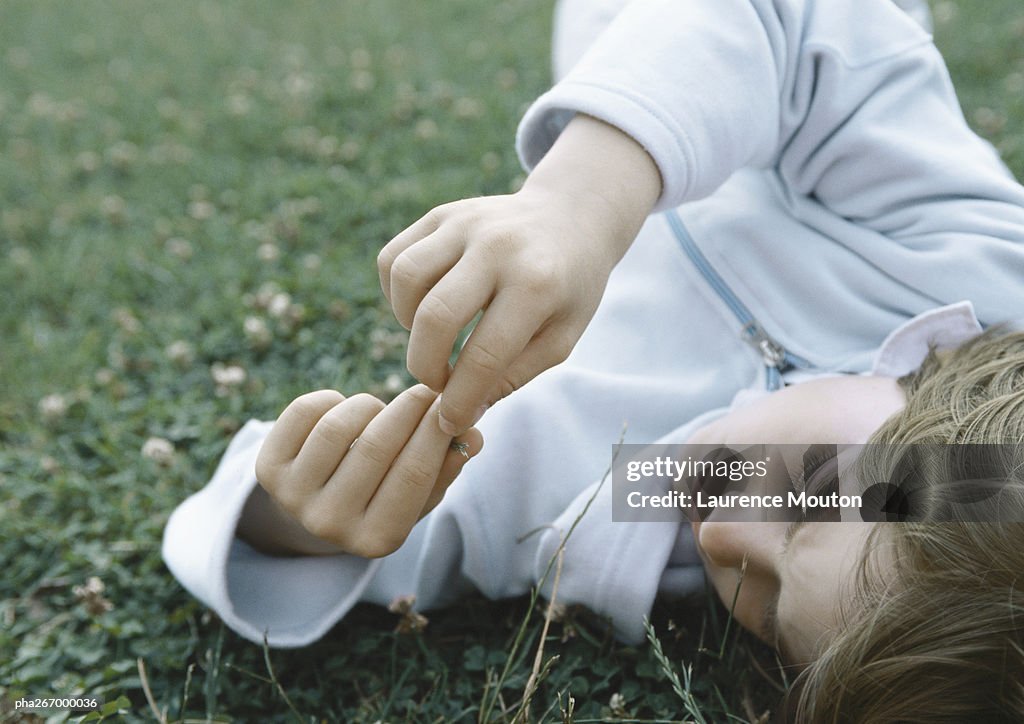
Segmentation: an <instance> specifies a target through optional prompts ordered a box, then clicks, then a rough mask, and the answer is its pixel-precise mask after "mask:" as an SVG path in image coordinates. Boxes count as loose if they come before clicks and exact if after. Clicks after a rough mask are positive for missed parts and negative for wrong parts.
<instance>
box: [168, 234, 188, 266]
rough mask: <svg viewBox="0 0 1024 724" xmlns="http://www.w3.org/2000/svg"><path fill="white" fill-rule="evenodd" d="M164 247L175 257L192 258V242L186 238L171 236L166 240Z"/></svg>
mask: <svg viewBox="0 0 1024 724" xmlns="http://www.w3.org/2000/svg"><path fill="white" fill-rule="evenodd" d="M164 248H165V249H167V253H168V254H170V255H171V256H173V257H177V258H178V259H181V260H182V261H188V260H189V259H191V258H192V253H193V250H192V243H191V242H190V241H188V240H187V239H182V238H180V237H177V236H173V237H171V238H170V239H168V240H167V243H166V244H164Z"/></svg>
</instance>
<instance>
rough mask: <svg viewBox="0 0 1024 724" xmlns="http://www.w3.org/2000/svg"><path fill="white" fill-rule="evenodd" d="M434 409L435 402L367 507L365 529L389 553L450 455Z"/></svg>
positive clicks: (401, 538) (447, 438)
mask: <svg viewBox="0 0 1024 724" xmlns="http://www.w3.org/2000/svg"><path fill="white" fill-rule="evenodd" d="M437 408H438V403H437V401H436V400H435V401H434V403H433V404H432V405H431V406H430V408H429V409H428V410H427V412H426V414H425V415H424V416H423V419H422V420H421V421H420V424H419V425H418V426H417V427H416V430H415V431H414V432H413V434H412V437H410V438H409V441H408V442H407V443H406V445H405V447H404V448H403V449H402V452H401V453H399V455H398V457H397V458H396V459H395V462H394V464H393V465H392V466H391V469H390V470H389V471H388V473H387V475H386V476H385V477H384V480H383V481H382V482H381V484H380V487H379V488H378V489H377V493H376V494H375V495H374V496H373V498H372V499H371V500H370V503H369V505H368V506H367V507H366V515H365V516H364V517H363V521H364V523H365V525H366V527H367V528H368V529H372V530H375V531H377V534H378V536H379V539H380V540H382V541H384V542H386V543H387V546H386V547H387V548H390V549H391V550H394V549H397V548H398V546H399V545H401V543H402V541H404V540H405V538H406V537H407V536H408V534H409V531H410V530H412V527H413V525H415V523H416V521H417V520H418V519H419V516H420V511H422V510H423V506H424V505H425V504H426V502H427V499H428V498H429V497H430V493H431V490H432V489H433V487H434V483H435V482H436V481H437V477H438V475H439V474H440V472H441V465H442V464H443V463H444V461H445V456H446V455H447V454H448V453H449V445H450V443H451V437H450V436H449V435H445V434H444V433H443V432H441V430H440V429H439V428H438V427H437V424H436V423H435V421H434V420H435V419H436V418H435V415H437Z"/></svg>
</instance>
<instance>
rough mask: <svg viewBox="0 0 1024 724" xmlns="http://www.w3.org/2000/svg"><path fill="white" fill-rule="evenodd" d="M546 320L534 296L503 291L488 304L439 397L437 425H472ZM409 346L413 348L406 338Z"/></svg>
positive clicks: (454, 429)
mask: <svg viewBox="0 0 1024 724" xmlns="http://www.w3.org/2000/svg"><path fill="white" fill-rule="evenodd" d="M545 321H546V320H545V319H543V318H542V315H541V314H539V313H538V310H537V307H536V301H535V300H531V299H529V298H528V297H527V296H526V295H524V294H521V293H519V294H514V293H512V292H502V293H500V294H499V295H498V296H497V297H496V298H495V300H494V301H493V302H492V303H491V304H490V305H489V306H488V307H487V310H486V311H485V312H484V315H483V317H481V319H480V321H479V322H478V323H477V325H476V328H475V329H474V330H473V333H472V334H471V335H470V336H469V340H468V341H467V342H466V345H465V346H464V347H463V348H462V350H461V351H460V352H459V356H458V359H456V361H455V369H454V370H453V371H452V374H451V377H450V379H449V380H448V382H447V384H446V385H445V387H444V394H443V395H442V397H441V410H440V418H441V419H440V424H441V429H442V430H444V431H445V432H447V433H448V434H449V435H455V434H458V433H461V432H462V431H463V430H465V429H467V428H468V427H469V426H470V425H474V424H476V421H477V420H479V419H480V416H481V415H482V414H483V412H484V410H485V409H486V406H487V405H488V404H490V403H491V402H494V400H491V399H489V397H490V396H491V395H492V394H494V390H495V388H496V387H498V386H499V385H500V383H501V382H502V380H503V379H504V378H505V373H506V370H507V369H508V367H509V366H510V365H512V364H513V363H514V362H515V361H516V359H517V358H518V357H519V355H520V354H521V353H522V352H523V349H524V348H525V347H526V345H527V344H528V343H529V341H530V340H531V339H532V338H533V336H534V334H535V333H536V331H537V329H538V328H539V327H540V326H541V325H542V324H543V323H544V322H545ZM409 350H410V352H411V351H412V341H411V340H410V344H409Z"/></svg>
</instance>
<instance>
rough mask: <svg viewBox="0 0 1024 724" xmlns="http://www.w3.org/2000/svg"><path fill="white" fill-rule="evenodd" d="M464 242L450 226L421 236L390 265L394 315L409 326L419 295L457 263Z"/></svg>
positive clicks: (418, 303)
mask: <svg viewBox="0 0 1024 724" xmlns="http://www.w3.org/2000/svg"><path fill="white" fill-rule="evenodd" d="M463 250H464V244H463V243H461V240H460V237H459V234H458V233H457V232H456V231H453V230H452V227H451V226H447V227H442V228H440V229H438V230H437V231H435V232H434V233H433V234H430V235H429V236H426V237H424V238H423V239H421V240H420V241H418V242H416V243H415V244H412V245H410V246H409V247H408V248H407V249H406V250H405V251H403V252H402V253H401V254H399V255H398V257H397V258H395V260H394V262H393V263H392V265H391V296H390V297H389V299H390V301H391V308H392V310H394V312H395V319H397V320H398V323H399V324H401V325H402V326H403V327H405V328H406V329H411V328H412V326H413V321H414V319H415V317H416V310H417V309H418V308H419V306H420V303H421V302H422V301H423V298H424V297H425V296H426V295H427V294H428V293H429V292H430V290H431V289H432V288H433V287H434V286H435V285H436V284H437V283H438V282H439V281H440V280H441V279H442V278H443V277H444V275H445V274H447V273H448V272H449V271H450V270H451V269H452V267H454V266H455V265H456V263H458V261H459V258H460V257H461V256H462V253H463Z"/></svg>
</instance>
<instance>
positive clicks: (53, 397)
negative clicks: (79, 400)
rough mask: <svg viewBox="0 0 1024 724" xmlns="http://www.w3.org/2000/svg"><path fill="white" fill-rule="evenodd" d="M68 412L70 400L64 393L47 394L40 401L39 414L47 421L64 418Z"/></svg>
mask: <svg viewBox="0 0 1024 724" xmlns="http://www.w3.org/2000/svg"><path fill="white" fill-rule="evenodd" d="M67 412H68V401H67V399H65V397H64V395H60V394H57V393H56V392H55V393H53V394H50V395H47V396H46V397H44V398H43V399H41V400H40V401H39V414H40V415H42V416H43V419H44V420H46V421H47V422H56V421H57V420H60V419H61V418H63V417H64V416H65V415H66V414H67Z"/></svg>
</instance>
